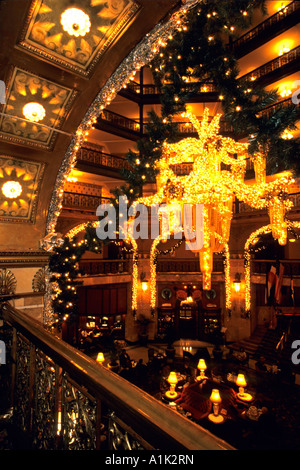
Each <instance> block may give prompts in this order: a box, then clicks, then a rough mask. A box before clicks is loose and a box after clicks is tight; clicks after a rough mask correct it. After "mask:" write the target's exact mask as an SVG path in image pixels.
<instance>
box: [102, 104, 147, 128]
mask: <svg viewBox="0 0 300 470" xmlns="http://www.w3.org/2000/svg"><path fill="white" fill-rule="evenodd" d="M100 120H102V121H106V122H109V123H110V124H112V125H114V126H118V127H122V128H125V129H127V130H130V131H133V132H139V131H140V123H139V122H138V121H136V120H134V119H130V118H127V117H125V116H122V115H121V114H117V113H114V112H112V111H108V110H106V109H105V110H104V111H102V114H101V116H100Z"/></svg>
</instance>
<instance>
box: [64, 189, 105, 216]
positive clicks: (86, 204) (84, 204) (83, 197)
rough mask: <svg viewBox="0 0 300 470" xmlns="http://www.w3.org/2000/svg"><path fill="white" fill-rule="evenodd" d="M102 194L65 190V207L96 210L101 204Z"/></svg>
mask: <svg viewBox="0 0 300 470" xmlns="http://www.w3.org/2000/svg"><path fill="white" fill-rule="evenodd" d="M101 202H102V201H101V196H94V195H92V194H82V193H72V192H70V191H65V192H64V194H63V208H64V209H67V208H70V209H75V208H76V209H80V210H85V211H92V212H95V211H96V209H97V207H98V206H99V204H101Z"/></svg>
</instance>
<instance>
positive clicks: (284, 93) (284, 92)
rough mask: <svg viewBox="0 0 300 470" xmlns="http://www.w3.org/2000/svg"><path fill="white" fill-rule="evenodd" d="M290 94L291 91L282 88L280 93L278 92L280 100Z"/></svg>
mask: <svg viewBox="0 0 300 470" xmlns="http://www.w3.org/2000/svg"><path fill="white" fill-rule="evenodd" d="M291 94H292V91H291V90H290V89H288V88H284V89H283V90H282V91H281V92H280V96H281V97H282V98H285V97H286V96H290V95H291Z"/></svg>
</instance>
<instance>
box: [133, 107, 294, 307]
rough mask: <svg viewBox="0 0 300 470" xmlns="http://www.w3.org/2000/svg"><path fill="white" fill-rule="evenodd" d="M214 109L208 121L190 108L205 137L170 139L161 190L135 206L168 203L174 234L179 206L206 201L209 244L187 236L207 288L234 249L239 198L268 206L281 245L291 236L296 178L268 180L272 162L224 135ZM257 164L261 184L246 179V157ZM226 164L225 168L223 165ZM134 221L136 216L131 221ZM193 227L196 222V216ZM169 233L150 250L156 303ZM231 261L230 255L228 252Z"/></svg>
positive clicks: (205, 232) (285, 176) (255, 205)
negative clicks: (180, 171) (161, 249)
mask: <svg viewBox="0 0 300 470" xmlns="http://www.w3.org/2000/svg"><path fill="white" fill-rule="evenodd" d="M208 112H209V110H208V109H207V108H206V109H205V111H204V115H203V119H202V122H201V123H200V122H199V121H198V119H197V118H196V117H195V116H194V115H193V114H191V113H190V112H187V113H186V116H187V117H188V118H189V120H190V121H191V122H192V124H193V126H194V127H195V129H196V130H197V133H198V136H199V138H198V139H197V138H187V139H183V140H181V141H180V142H178V143H175V144H167V143H165V144H164V149H163V154H162V158H161V159H160V160H159V161H158V162H157V169H158V176H157V192H156V193H155V194H154V195H152V196H148V197H141V198H139V199H137V201H136V202H135V203H134V205H136V204H138V203H143V204H145V205H146V206H148V207H150V206H152V205H161V204H164V205H166V206H167V208H168V209H169V212H170V233H171V234H174V233H176V227H177V225H178V221H177V219H176V217H178V207H181V208H183V207H184V205H185V204H188V205H192V206H193V207H196V206H197V205H203V245H202V246H201V247H200V248H198V247H196V248H195V247H193V246H192V245H191V244H190V241H187V240H186V243H188V244H189V248H190V249H191V250H192V251H194V252H197V253H199V259H200V269H201V272H202V282H203V289H204V290H209V289H210V288H211V273H212V266H213V255H214V253H217V252H223V251H225V252H226V253H227V251H226V250H228V246H227V243H228V240H229V235H230V226H231V219H232V215H233V202H234V198H235V197H236V198H237V199H239V200H240V201H243V202H244V203H246V204H248V205H249V206H251V207H252V208H255V209H262V208H268V213H269V217H270V222H271V227H272V235H273V237H274V238H275V239H277V240H278V241H279V243H280V244H285V243H286V239H287V225H286V223H285V215H286V212H287V211H288V210H289V209H290V208H291V207H292V202H291V201H290V200H288V198H287V194H288V186H289V184H290V183H291V182H292V181H293V180H292V179H291V175H290V173H288V172H287V173H284V174H282V175H279V176H278V177H277V178H275V179H274V180H273V181H271V182H266V161H265V157H264V156H263V155H262V154H260V153H259V154H255V155H249V154H248V152H247V149H248V143H240V142H235V141H234V140H233V139H231V138H229V137H222V136H220V135H219V133H218V131H219V121H220V117H221V115H216V116H215V117H214V118H213V119H212V120H211V122H209V115H208ZM247 158H250V159H251V160H252V161H253V163H254V170H255V183H245V182H244V173H245V169H246V159H247ZM186 162H191V163H192V170H191V172H190V173H189V174H188V175H184V176H182V175H177V174H176V171H175V169H174V167H176V165H181V164H184V163H186ZM222 166H223V167H224V168H222ZM129 223H130V221H129ZM192 225H193V227H192V228H193V231H195V229H197V227H195V221H194V220H193V223H192ZM164 238H165V235H164V233H162V232H161V233H160V234H159V236H158V237H157V238H155V240H154V241H153V242H152V246H151V251H150V276H151V278H150V289H151V308H155V304H156V267H155V264H154V259H155V250H156V247H157V245H158V243H159V242H160V241H163V240H164ZM227 261H229V255H228V253H227ZM229 269H230V267H229V262H227V263H226V274H227V277H226V290H227V296H226V304H227V307H228V308H230V297H229V295H230V294H229V291H230V281H229V277H228V274H229Z"/></svg>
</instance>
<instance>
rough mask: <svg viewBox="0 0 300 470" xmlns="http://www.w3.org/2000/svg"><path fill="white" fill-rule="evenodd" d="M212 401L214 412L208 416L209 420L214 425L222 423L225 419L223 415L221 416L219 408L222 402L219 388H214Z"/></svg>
mask: <svg viewBox="0 0 300 470" xmlns="http://www.w3.org/2000/svg"><path fill="white" fill-rule="evenodd" d="M209 399H210V401H211V402H212V404H213V410H214V412H213V413H211V414H209V415H208V419H210V421H212V422H214V423H222V422H223V421H224V418H223V416H222V415H220V414H219V406H220V403H221V401H222V399H221V397H220V392H219V390H218V389H217V388H214V389H213V390H212V392H211V396H210V398H209Z"/></svg>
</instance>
